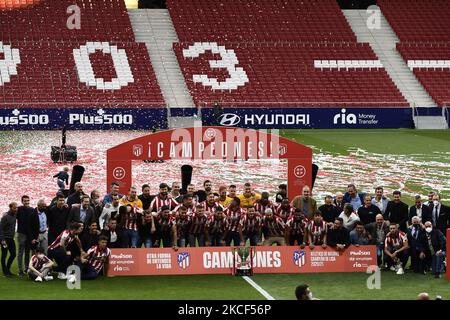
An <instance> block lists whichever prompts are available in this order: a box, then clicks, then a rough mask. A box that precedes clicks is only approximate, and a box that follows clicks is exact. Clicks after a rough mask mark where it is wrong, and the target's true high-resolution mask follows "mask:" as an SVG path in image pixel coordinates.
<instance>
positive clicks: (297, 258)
mask: <svg viewBox="0 0 450 320" xmlns="http://www.w3.org/2000/svg"><path fill="white" fill-rule="evenodd" d="M305 260H306V252H305V251H294V263H295V264H296V265H297V266H298V267H299V268H301V267H303V266H304V265H305Z"/></svg>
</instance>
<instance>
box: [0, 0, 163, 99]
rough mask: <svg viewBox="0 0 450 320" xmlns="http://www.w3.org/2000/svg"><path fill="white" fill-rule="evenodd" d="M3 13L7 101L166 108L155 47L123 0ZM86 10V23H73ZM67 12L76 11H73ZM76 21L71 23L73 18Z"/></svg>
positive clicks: (86, 0)
mask: <svg viewBox="0 0 450 320" xmlns="http://www.w3.org/2000/svg"><path fill="white" fill-rule="evenodd" d="M34 3H35V4H33V5H29V6H27V7H24V8H20V9H11V10H10V9H4V10H0V36H1V39H0V41H1V45H0V54H3V59H4V60H5V62H4V63H3V64H1V65H0V78H1V86H0V104H2V105H4V106H8V107H24V108H26V107H43V108H44V107H60V106H65V107H69V106H70V107H77V106H80V107H86V106H88V107H163V106H165V103H164V99H163V96H162V94H161V90H160V88H159V86H158V83H157V80H156V76H155V74H154V71H153V68H152V65H151V62H150V59H149V56H148V52H147V48H146V46H145V44H143V43H136V42H135V39H134V34H133V31H132V27H131V24H130V20H129V18H128V14H127V11H126V8H125V4H124V2H123V0H105V1H97V0H75V1H73V0H47V1H35V2H34ZM74 4H76V5H77V6H78V7H79V8H80V14H81V15H80V17H81V28H80V29H72V28H69V27H68V26H67V20H68V18H69V17H70V16H72V15H73V14H76V13H77V10H75V9H74V8H73V7H72V9H71V10H68V8H70V6H71V5H74ZM67 11H70V12H69V13H67ZM69 25H70V23H69Z"/></svg>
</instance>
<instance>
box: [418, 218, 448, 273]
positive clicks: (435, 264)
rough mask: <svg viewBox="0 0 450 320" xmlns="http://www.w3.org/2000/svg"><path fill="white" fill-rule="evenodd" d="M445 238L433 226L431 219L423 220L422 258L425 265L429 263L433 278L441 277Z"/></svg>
mask: <svg viewBox="0 0 450 320" xmlns="http://www.w3.org/2000/svg"><path fill="white" fill-rule="evenodd" d="M445 244H446V239H445V236H444V234H443V233H442V232H441V231H440V230H439V229H437V228H435V227H433V224H432V222H431V221H427V222H425V237H424V238H423V244H422V245H423V247H424V251H423V255H422V257H423V260H424V262H425V265H426V266H430V265H431V270H432V272H433V274H434V276H435V278H440V277H441V272H442V271H443V264H444V259H445V256H446V252H445V250H446V248H445Z"/></svg>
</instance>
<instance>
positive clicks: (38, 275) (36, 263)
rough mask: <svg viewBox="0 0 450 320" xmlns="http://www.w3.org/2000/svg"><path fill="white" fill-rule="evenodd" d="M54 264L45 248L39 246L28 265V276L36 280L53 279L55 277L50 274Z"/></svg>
mask: <svg viewBox="0 0 450 320" xmlns="http://www.w3.org/2000/svg"><path fill="white" fill-rule="evenodd" d="M52 266H53V261H51V260H50V259H49V258H47V256H46V255H45V254H44V250H43V249H42V248H37V249H36V251H35V254H34V255H33V256H32V257H31V260H30V264H29V265H28V276H29V277H30V279H31V280H34V281H36V282H42V281H43V280H45V281H50V280H53V277H52V276H51V275H48V274H49V272H51V270H52Z"/></svg>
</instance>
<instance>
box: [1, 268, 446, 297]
mask: <svg viewBox="0 0 450 320" xmlns="http://www.w3.org/2000/svg"><path fill="white" fill-rule="evenodd" d="M368 277H369V275H368V274H365V273H315V274H277V275H274V274H264V275H262V274H261V275H254V276H253V277H251V279H252V280H253V281H254V282H255V283H256V284H257V285H259V286H260V287H261V288H262V289H263V290H264V291H265V292H267V294H269V295H270V296H272V297H273V298H274V299H276V300H279V299H282V300H291V299H294V298H295V296H294V290H295V287H296V286H297V285H299V284H303V283H306V284H308V285H309V286H310V289H311V291H312V292H313V294H314V296H315V297H317V298H319V299H324V300H331V299H332V300H372V299H374V300H414V299H415V298H416V296H417V294H419V293H420V292H428V293H429V294H430V296H431V297H432V298H433V297H435V296H436V295H440V296H442V297H443V298H444V299H449V298H450V282H449V281H448V280H446V279H444V278H441V279H435V278H434V277H433V276H432V275H418V274H412V273H406V274H404V275H396V274H395V272H392V271H382V272H381V278H380V280H381V281H380V284H381V288H380V289H371V290H370V289H368V288H367V285H366V283H367V278H368ZM0 288H1V289H0V300H4V299H33V300H36V299H43V300H48V299H69V300H70V299H86V300H95V299H119V300H139V299H175V300H178V299H181V300H185V299H187V300H211V299H212V300H214V299H224V300H264V299H266V298H265V297H264V296H263V295H262V294H260V293H259V292H258V291H257V290H256V289H254V288H253V287H252V286H251V285H250V284H249V283H248V282H247V281H245V280H244V279H243V278H241V277H236V276H232V275H231V274H230V275H201V276H200V275H197V276H145V277H116V278H99V279H97V280H94V281H84V282H81V288H80V289H79V290H76V289H73V290H69V289H68V288H67V286H66V282H65V281H62V280H54V281H50V282H46V283H34V282H33V281H31V280H29V279H27V278H19V277H13V278H10V279H6V278H0Z"/></svg>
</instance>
